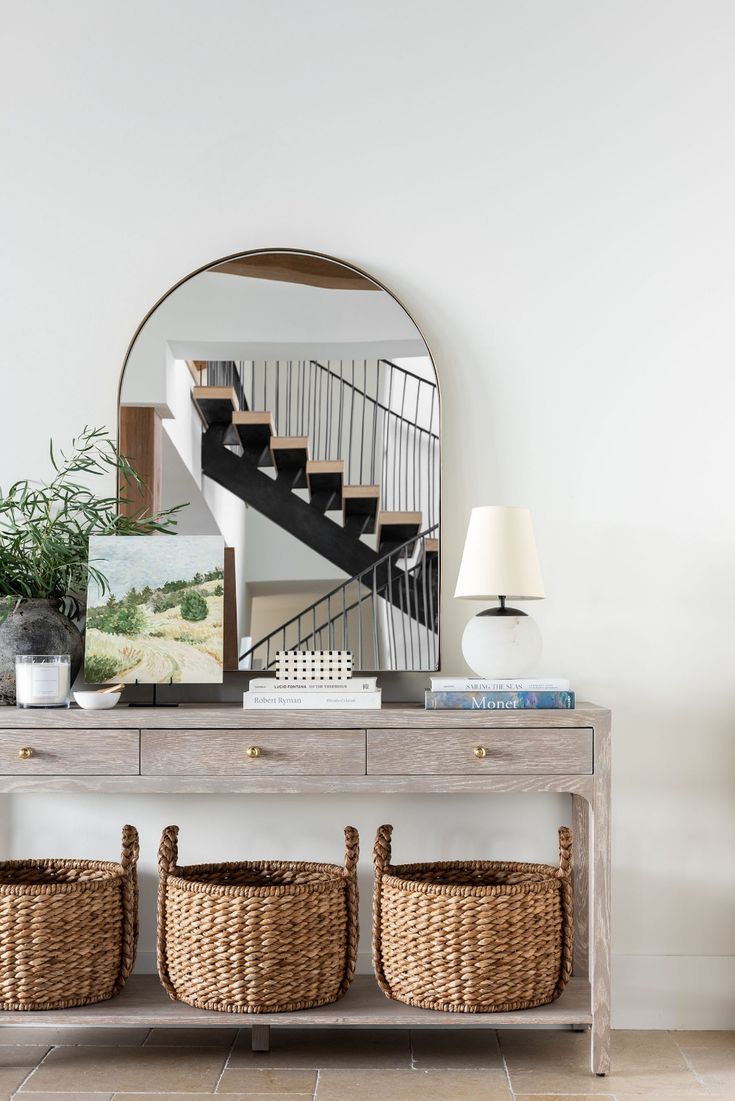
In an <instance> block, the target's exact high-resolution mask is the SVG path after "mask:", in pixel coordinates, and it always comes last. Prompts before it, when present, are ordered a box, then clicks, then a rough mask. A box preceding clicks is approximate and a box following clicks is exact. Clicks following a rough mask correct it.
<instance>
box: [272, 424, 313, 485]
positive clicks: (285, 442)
mask: <svg viewBox="0 0 735 1101" xmlns="http://www.w3.org/2000/svg"><path fill="white" fill-rule="evenodd" d="M270 451H271V455H272V457H273V463H274V465H275V468H276V470H277V471H278V473H279V475H280V474H290V475H293V476H294V481H293V484H292V487H291V488H292V489H305V488H306V487H307V485H308V483H307V481H306V466H307V463H308V462H309V439H308V437H307V436H271V440H270Z"/></svg>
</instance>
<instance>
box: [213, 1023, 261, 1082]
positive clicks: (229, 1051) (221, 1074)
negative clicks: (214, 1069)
mask: <svg viewBox="0 0 735 1101" xmlns="http://www.w3.org/2000/svg"><path fill="white" fill-rule="evenodd" d="M239 1035H240V1029H239V1028H236V1029H235V1035H234V1036H233V1037H232V1043H231V1044H230V1046H229V1048H228V1049H227V1054H226V1055H225V1061H224V1063H223V1065H222V1070H221V1071H220V1072H219V1078H218V1079H217V1081H216V1082H215V1084H214V1089H213V1090H212V1093H216V1092H217V1090H218V1089H219V1086H220V1082H221V1081H222V1079H223V1078H224V1076H225V1071H226V1070H227V1068H228V1067H229V1065H230V1057H231V1056H232V1053H233V1051H234V1050H235V1044H236V1043H237V1038H238V1036H239ZM251 1044H252V1033H251Z"/></svg>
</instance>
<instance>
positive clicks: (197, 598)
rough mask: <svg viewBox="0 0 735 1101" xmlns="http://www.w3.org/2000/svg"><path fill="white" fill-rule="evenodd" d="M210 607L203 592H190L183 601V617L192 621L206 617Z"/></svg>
mask: <svg viewBox="0 0 735 1101" xmlns="http://www.w3.org/2000/svg"><path fill="white" fill-rule="evenodd" d="M208 612H209V608H208V606H207V601H206V600H205V599H204V597H203V596H202V594H201V593H197V592H189V593H186V594H185V595H184V598H183V599H182V601H181V618H182V619H188V620H189V621H190V622H193V621H196V620H199V619H206V618H207V614H208Z"/></svg>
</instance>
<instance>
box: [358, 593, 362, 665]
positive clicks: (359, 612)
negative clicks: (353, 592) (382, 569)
mask: <svg viewBox="0 0 735 1101" xmlns="http://www.w3.org/2000/svg"><path fill="white" fill-rule="evenodd" d="M362 667H363V665H362V584H361V583H360V582H359V581H358V583H357V668H358V669H362Z"/></svg>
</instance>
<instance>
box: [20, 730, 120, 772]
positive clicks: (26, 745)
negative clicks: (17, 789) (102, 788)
mask: <svg viewBox="0 0 735 1101" xmlns="http://www.w3.org/2000/svg"><path fill="white" fill-rule="evenodd" d="M139 772H140V742H139V734H138V731H137V730H62V729H58V730H38V729H36V730H34V729H31V728H29V729H26V730H3V731H0V774H2V775H5V776H137V775H138V773H139Z"/></svg>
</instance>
